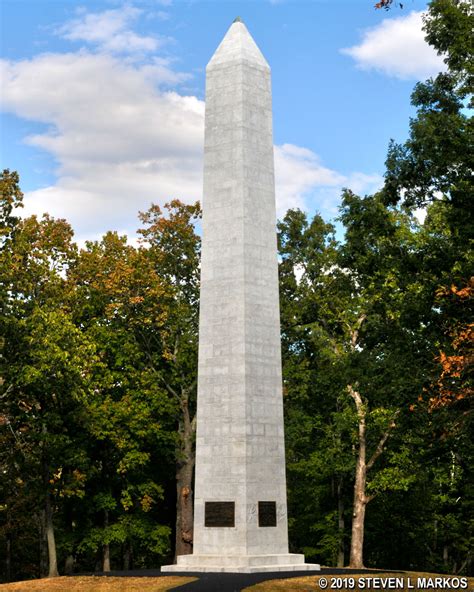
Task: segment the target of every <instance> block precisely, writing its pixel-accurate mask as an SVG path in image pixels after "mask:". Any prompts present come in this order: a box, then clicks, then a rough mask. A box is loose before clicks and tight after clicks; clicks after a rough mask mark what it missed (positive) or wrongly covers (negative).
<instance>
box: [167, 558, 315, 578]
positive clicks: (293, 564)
mask: <svg viewBox="0 0 474 592" xmlns="http://www.w3.org/2000/svg"><path fill="white" fill-rule="evenodd" d="M320 569H321V568H320V566H319V565H318V564H317V563H305V562H304V555H300V554H297V553H286V554H283V555H178V562H177V564H176V565H163V566H162V568H161V571H162V572H163V573H168V572H217V573H261V572H272V571H319V570H320Z"/></svg>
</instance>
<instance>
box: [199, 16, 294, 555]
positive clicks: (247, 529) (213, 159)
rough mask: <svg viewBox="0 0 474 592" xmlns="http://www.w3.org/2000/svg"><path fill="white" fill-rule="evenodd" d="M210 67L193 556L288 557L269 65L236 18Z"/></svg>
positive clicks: (207, 87)
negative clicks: (211, 515) (228, 509)
mask: <svg viewBox="0 0 474 592" xmlns="http://www.w3.org/2000/svg"><path fill="white" fill-rule="evenodd" d="M206 73H207V76H206V123H205V140H204V197H203V226H202V229H203V232H202V236H203V244H202V260H201V266H202V268H201V282H202V283H201V308H200V327H199V373H198V411H197V442H196V484H195V506H194V507H195V521H194V553H197V554H201V553H202V554H219V553H222V552H223V551H225V552H229V553H230V552H231V553H233V554H244V555H245V554H266V553H288V539H287V530H288V529H287V518H286V482H285V447H284V435H283V405H282V385H281V380H282V379H281V345H280V315H279V299H278V266H277V244H276V230H275V222H276V220H275V190H274V187H275V182H274V172H273V140H272V99H271V86H270V68H269V66H268V64H267V63H266V61H265V59H264V58H263V56H262V54H261V53H260V51H259V49H258V48H257V46H256V45H255V43H254V42H253V40H252V38H251V37H250V35H249V34H248V32H247V30H246V28H245V26H244V25H243V24H242V23H239V22H237V23H234V24H233V25H232V27H231V29H230V31H229V33H228V35H227V36H226V37H225V39H224V41H223V42H222V44H221V45H220V47H219V48H218V49H217V51H216V53H215V55H214V57H213V58H212V59H211V61H210V63H209V64H208V66H207V71H206ZM211 500H216V501H217V500H220V501H231V502H234V503H235V528H225V527H222V528H214V529H209V528H206V527H205V526H204V524H205V503H206V502H208V501H211ZM261 501H272V502H274V503H275V509H276V514H277V520H276V526H273V527H259V524H258V502H261Z"/></svg>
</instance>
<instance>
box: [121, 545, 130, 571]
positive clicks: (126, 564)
mask: <svg viewBox="0 0 474 592" xmlns="http://www.w3.org/2000/svg"><path fill="white" fill-rule="evenodd" d="M131 568H132V545H131V544H130V541H126V543H125V544H124V547H123V569H124V570H125V571H128V570H129V569H131Z"/></svg>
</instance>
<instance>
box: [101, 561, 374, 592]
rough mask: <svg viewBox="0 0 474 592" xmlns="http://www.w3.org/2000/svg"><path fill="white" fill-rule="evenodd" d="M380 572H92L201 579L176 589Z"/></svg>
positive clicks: (227, 588) (215, 590) (228, 588)
mask: <svg viewBox="0 0 474 592" xmlns="http://www.w3.org/2000/svg"><path fill="white" fill-rule="evenodd" d="M362 573H366V574H370V573H371V574H377V573H379V574H380V571H378V570H371V569H337V568H324V567H323V568H321V571H287V572H282V571H276V572H266V573H255V574H244V573H202V572H181V573H179V572H173V573H166V574H162V573H161V572H160V570H158V569H140V570H131V571H111V572H108V573H107V574H104V573H102V574H97V573H95V574H90V575H102V576H104V577H107V576H115V577H117V576H119V577H121V576H123V577H134V578H136V577H148V578H153V577H160V576H168V575H169V576H188V577H189V576H192V577H193V576H194V577H197V578H199V579H198V580H196V581H194V582H190V583H189V584H185V585H184V586H180V587H179V588H176V592H240V591H241V590H244V589H245V588H248V587H249V586H253V585H254V584H258V583H259V582H265V581H266V580H276V579H285V578H300V577H303V576H321V577H328V576H329V577H330V576H332V575H344V576H348V575H350V574H362Z"/></svg>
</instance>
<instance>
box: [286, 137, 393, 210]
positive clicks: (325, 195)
mask: <svg viewBox="0 0 474 592" xmlns="http://www.w3.org/2000/svg"><path fill="white" fill-rule="evenodd" d="M275 182H276V201H277V215H278V216H279V217H281V216H283V215H284V214H285V212H286V210H288V209H289V208H300V209H302V210H311V211H312V210H317V211H318V212H320V213H321V214H322V215H323V217H324V218H326V219H328V218H333V217H335V216H336V215H337V213H338V206H339V204H340V201H341V192H342V189H343V188H344V187H347V188H349V189H352V191H354V193H362V194H363V193H373V192H374V191H377V190H378V189H380V187H381V186H382V185H383V177H382V176H381V175H379V174H377V173H373V174H370V175H367V174H365V173H359V172H354V173H351V174H350V175H342V174H341V173H339V172H337V171H335V170H332V169H329V168H327V167H324V166H323V165H322V164H321V163H320V159H319V157H318V155H317V154H315V153H314V152H312V151H311V150H308V149H307V148H301V147H299V146H294V145H293V144H283V145H282V146H275Z"/></svg>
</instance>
